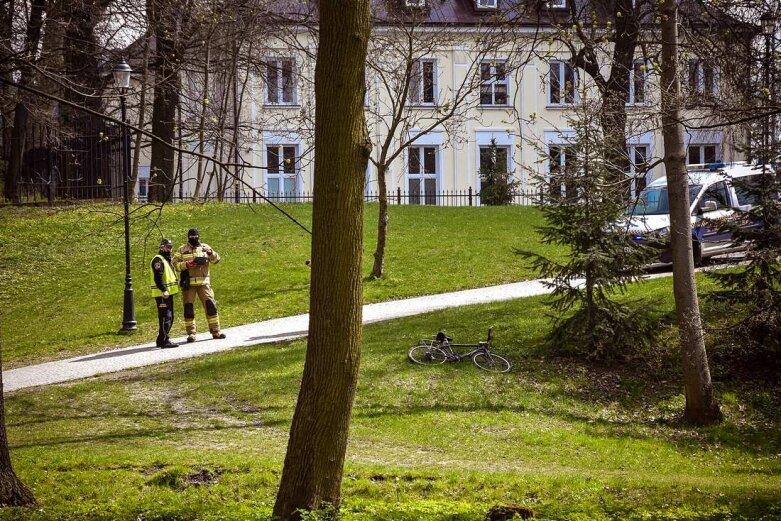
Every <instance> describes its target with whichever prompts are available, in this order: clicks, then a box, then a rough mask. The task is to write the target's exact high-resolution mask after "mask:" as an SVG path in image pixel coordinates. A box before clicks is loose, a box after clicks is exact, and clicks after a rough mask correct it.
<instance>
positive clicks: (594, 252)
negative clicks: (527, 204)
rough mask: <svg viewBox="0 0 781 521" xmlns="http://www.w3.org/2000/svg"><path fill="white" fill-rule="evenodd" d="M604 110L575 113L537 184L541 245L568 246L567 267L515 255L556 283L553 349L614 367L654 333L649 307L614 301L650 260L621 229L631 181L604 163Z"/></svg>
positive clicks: (593, 106)
mask: <svg viewBox="0 0 781 521" xmlns="http://www.w3.org/2000/svg"><path fill="white" fill-rule="evenodd" d="M600 108H601V106H600V105H599V104H598V102H596V101H584V102H583V103H582V104H581V106H579V107H578V108H577V109H575V114H574V115H573V116H572V117H571V118H570V120H569V121H568V123H569V126H570V127H571V128H572V129H574V135H573V136H572V137H571V139H569V142H568V143H567V144H566V146H562V147H560V148H559V150H558V151H557V152H556V153H550V156H549V162H550V168H549V171H548V172H547V173H546V174H544V175H540V176H538V181H539V183H540V185H541V187H542V196H541V198H540V204H539V206H540V209H541V211H542V213H543V215H544V218H545V222H546V224H545V225H544V226H541V227H539V228H538V231H539V233H540V235H541V238H542V241H543V242H545V243H547V244H556V245H561V246H565V247H566V248H568V249H569V254H568V255H567V256H566V257H565V258H564V259H563V260H562V259H558V258H551V257H546V256H543V255H538V254H536V253H532V252H527V251H519V252H518V253H519V254H520V255H522V256H523V257H524V258H526V259H530V260H531V261H532V265H533V267H534V268H535V269H536V270H538V271H539V273H540V275H541V276H542V277H545V278H549V279H551V280H550V281H549V282H547V284H548V285H549V286H550V287H552V288H553V293H552V296H551V300H550V301H549V305H550V307H551V308H552V310H553V311H554V312H555V313H554V315H553V318H554V327H553V330H552V332H551V334H550V336H549V341H550V343H551V345H552V347H553V348H554V349H555V350H557V351H559V352H561V353H565V354H578V355H584V356H587V357H589V358H593V359H599V360H610V359H616V358H621V357H624V356H626V355H629V354H630V353H632V352H634V351H636V350H637V349H638V348H642V347H644V346H647V345H649V344H650V343H651V342H652V341H653V339H654V337H655V331H656V329H657V328H656V327H655V322H654V320H653V319H652V317H651V314H650V312H649V310H648V308H647V307H646V308H643V307H641V306H640V305H638V303H637V302H632V301H626V300H625V299H624V300H619V299H618V298H617V297H619V296H620V295H621V294H623V293H624V291H625V288H626V285H627V284H628V283H629V282H633V281H636V280H638V278H639V277H640V275H641V274H642V266H643V265H644V264H645V263H647V262H648V260H649V252H648V251H647V250H646V249H645V248H642V247H640V246H638V245H636V244H635V243H634V242H633V241H632V240H631V237H629V236H628V235H627V234H626V231H625V228H624V227H623V226H621V224H620V221H621V218H622V216H623V213H624V210H625V201H626V199H627V197H626V196H625V195H624V194H625V193H628V184H629V177H628V176H627V178H626V182H616V181H615V176H614V175H613V174H614V172H612V171H611V169H610V168H609V165H608V164H607V163H606V160H605V157H609V154H606V153H605V151H604V147H605V146H606V144H605V140H604V136H603V134H602V130H601V126H600ZM562 157H563V160H562Z"/></svg>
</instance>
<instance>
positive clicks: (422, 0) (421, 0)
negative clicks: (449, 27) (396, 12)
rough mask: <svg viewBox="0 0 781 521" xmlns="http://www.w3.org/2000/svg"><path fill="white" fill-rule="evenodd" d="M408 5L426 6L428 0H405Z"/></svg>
mask: <svg viewBox="0 0 781 521" xmlns="http://www.w3.org/2000/svg"><path fill="white" fill-rule="evenodd" d="M404 5H406V6H407V7H426V0H404Z"/></svg>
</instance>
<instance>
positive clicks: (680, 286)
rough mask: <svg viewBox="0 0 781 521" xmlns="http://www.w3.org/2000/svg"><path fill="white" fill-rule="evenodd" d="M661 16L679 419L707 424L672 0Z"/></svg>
mask: <svg viewBox="0 0 781 521" xmlns="http://www.w3.org/2000/svg"><path fill="white" fill-rule="evenodd" d="M661 15H662V22H661V29H662V31H661V34H662V74H661V84H662V93H661V94H662V135H663V138H664V165H665V169H666V171H667V189H668V193H669V199H670V238H671V241H672V255H673V291H674V294H675V308H676V312H677V315H678V329H679V335H680V341H681V358H682V365H683V380H684V389H685V394H686V410H685V412H684V419H685V420H686V421H687V422H689V423H692V424H696V425H707V424H712V423H716V422H718V421H719V420H720V419H721V412H720V410H719V406H718V404H717V403H716V400H715V398H714V396H713V385H712V384H711V377H710V369H709V367H708V355H707V352H706V351H705V340H704V338H703V335H702V323H701V321H700V307H699V301H698V299H697V287H696V284H695V280H694V259H693V257H692V234H691V220H690V214H689V206H690V202H689V190H688V176H687V173H686V163H685V159H686V150H685V147H684V139H683V126H682V125H681V123H680V121H681V120H680V107H679V105H680V99H681V96H680V76H679V71H678V2H677V1H672V0H668V1H666V2H664V4H662V5H661Z"/></svg>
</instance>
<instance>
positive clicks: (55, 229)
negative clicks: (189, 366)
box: [0, 204, 556, 367]
mask: <svg viewBox="0 0 781 521" xmlns="http://www.w3.org/2000/svg"><path fill="white" fill-rule="evenodd" d="M285 209H286V211H288V212H289V213H290V214H292V215H293V216H294V217H295V218H296V219H298V220H299V221H300V222H302V223H303V224H304V225H309V222H310V221H311V205H307V204H298V205H287V206H286V207H285ZM132 215H133V222H132V229H131V235H132V275H133V287H134V291H135V308H136V319H137V321H138V328H139V330H138V333H137V334H135V335H133V336H131V337H121V336H118V335H117V331H118V330H119V328H120V326H121V325H122V300H123V291H124V285H125V276H124V273H125V264H124V236H123V227H122V219H121V206H119V205H110V204H103V205H96V206H89V207H80V208H9V207H6V208H2V209H0V272H1V273H2V277H0V318H1V319H2V324H1V327H2V335H3V341H4V342H3V347H4V362H5V363H6V367H13V366H18V365H22V364H29V363H32V362H35V361H39V360H42V359H47V358H61V357H64V356H66V355H73V354H79V353H85V352H91V351H95V350H97V349H101V348H106V347H109V346H115V345H128V344H131V343H140V342H146V341H151V340H153V338H154V337H155V336H156V331H157V318H156V314H155V309H154V306H153V304H152V300H151V297H150V295H149V289H148V287H149V275H148V267H147V266H148V263H149V262H150V260H151V258H152V256H153V255H154V254H156V253H157V246H158V244H159V239H160V237H161V235H163V236H166V237H169V238H171V239H172V240H173V241H174V244H175V247H178V246H179V245H180V244H182V243H184V241H185V240H186V235H187V230H188V229H189V228H191V227H196V228H198V229H199V230H200V232H201V238H202V240H203V241H204V242H206V243H208V244H209V245H211V246H213V247H214V248H215V249H216V250H217V251H218V252H219V253H220V254H221V256H222V262H221V264H219V265H217V266H214V268H213V269H212V285H213V287H214V290H215V294H216V298H217V302H218V305H219V309H220V315H221V321H222V325H223V326H224V327H227V326H234V325H239V324H245V323H248V322H255V321H260V320H265V319H269V318H275V317H280V316H286V315H291V314H296V313H302V312H306V311H307V309H308V306H309V268H307V267H306V265H305V264H304V261H305V260H306V259H308V258H309V251H310V236H309V235H308V234H307V233H306V232H304V231H303V230H301V229H300V228H299V227H297V226H296V225H295V224H293V223H292V222H291V221H289V220H287V219H286V218H285V217H284V216H283V215H282V214H281V213H279V212H277V211H275V210H274V209H273V208H271V207H270V206H268V205H235V204H208V205H192V204H176V205H167V206H165V208H164V209H163V211H162V212H159V211H157V210H156V209H155V208H153V207H150V206H138V207H134V208H133V211H132ZM376 221H377V205H374V204H370V205H368V206H367V210H366V222H365V228H364V229H365V241H364V242H365V246H364V258H363V264H364V273H366V275H367V276H368V274H369V273H370V271H371V263H372V261H373V258H372V253H373V252H374V246H375V243H376ZM540 222H541V221H540V215H539V213H538V212H537V211H536V210H535V209H533V208H527V207H501V208H499V207H485V208H441V207H421V206H394V207H391V209H390V225H389V235H388V250H387V261H386V268H387V271H386V273H387V274H386V276H385V277H383V278H382V279H380V280H368V279H367V281H366V284H365V291H364V297H365V301H366V302H378V301H383V300H388V299H394V298H403V297H411V296H417V295H425V294H432V293H440V292H445V291H450V290H456V289H464V288H473V287H481V286H487V285H492V284H500V283H504V282H510V281H516V280H523V279H527V278H533V277H534V274H533V273H532V272H531V270H530V269H529V268H528V267H527V266H525V265H524V264H523V263H522V262H521V261H520V259H519V258H518V256H517V255H515V254H514V253H513V248H517V247H523V248H526V249H533V250H535V251H541V252H542V251H545V252H548V253H553V254H555V253H556V251H555V250H553V249H551V248H550V247H548V246H545V245H540V244H539V241H538V239H537V235H536V233H535V231H534V226H535V225H538V224H540ZM178 303H179V305H178V306H177V310H176V311H177V313H178V321H177V322H176V323H175V326H174V330H173V331H174V334H175V335H182V334H184V327H183V325H182V321H181V301H178ZM196 318H197V320H198V322H199V330H200V331H204V330H205V320H204V315H203V310H202V309H198V310H197V311H196Z"/></svg>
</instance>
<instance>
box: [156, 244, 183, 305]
mask: <svg viewBox="0 0 781 521" xmlns="http://www.w3.org/2000/svg"><path fill="white" fill-rule="evenodd" d="M158 259H159V260H160V262H162V263H163V273H162V275H163V286H165V288H166V289H167V290H168V294H169V295H175V294H176V293H179V283H178V282H177V280H176V273H175V272H174V269H173V267H172V266H171V263H170V262H168V260H166V258H165V257H163V256H162V255H160V254H157V255H155V256H154V257H152V262H151V263H150V264H149V282H150V286H149V287H150V288H151V289H152V296H153V297H162V296H163V292H162V291H160V288H158V287H157V284H155V270H154V268H153V267H152V266H154V264H155V261H156V260H158Z"/></svg>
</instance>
